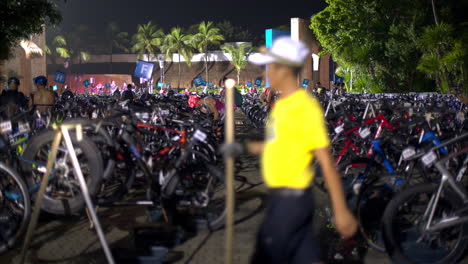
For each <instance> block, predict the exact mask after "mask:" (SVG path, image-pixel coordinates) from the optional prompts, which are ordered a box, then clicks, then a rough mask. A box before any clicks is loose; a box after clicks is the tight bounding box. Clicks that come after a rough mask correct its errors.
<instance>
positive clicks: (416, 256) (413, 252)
mask: <svg viewBox="0 0 468 264" xmlns="http://www.w3.org/2000/svg"><path fill="white" fill-rule="evenodd" d="M437 188H438V186H437V185H432V184H421V185H417V186H413V187H410V188H408V189H406V190H404V191H402V192H401V193H399V194H398V195H397V196H395V198H394V199H393V200H392V201H391V202H390V203H389V204H388V206H387V208H386V209H385V213H384V216H383V219H384V221H383V225H384V226H383V234H384V242H385V248H386V250H387V253H388V254H389V256H390V257H391V258H392V259H393V260H394V261H395V262H396V263H401V264H414V263H424V264H446V263H456V261H457V260H458V259H459V258H460V257H461V256H462V255H463V253H464V251H465V250H466V248H467V247H468V239H467V234H468V232H467V231H468V224H461V225H457V226H453V227H449V228H445V229H443V230H441V231H436V232H428V231H425V229H424V226H425V225H426V224H427V219H425V218H424V213H425V210H426V208H427V206H428V203H429V201H430V199H431V197H432V196H433V195H434V194H435V193H436V191H437ZM461 208H463V202H462V201H461V199H460V198H459V197H458V196H457V195H455V194H454V192H452V191H451V190H449V189H444V190H443V192H442V193H441V196H440V200H439V203H438V205H437V208H436V210H435V214H434V219H433V221H435V222H437V221H438V220H440V219H441V218H442V217H450V216H456V214H455V213H454V212H455V211H457V210H459V209H461Z"/></svg>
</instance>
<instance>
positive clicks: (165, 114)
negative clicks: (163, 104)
mask: <svg viewBox="0 0 468 264" xmlns="http://www.w3.org/2000/svg"><path fill="white" fill-rule="evenodd" d="M161 115H162V116H168V115H169V110H161Z"/></svg>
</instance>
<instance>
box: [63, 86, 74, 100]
mask: <svg viewBox="0 0 468 264" xmlns="http://www.w3.org/2000/svg"><path fill="white" fill-rule="evenodd" d="M63 88H64V89H65V90H64V91H63V92H62V100H69V99H71V98H73V97H75V94H74V93H73V92H72V91H70V89H68V86H67V85H65V86H64V87H63Z"/></svg>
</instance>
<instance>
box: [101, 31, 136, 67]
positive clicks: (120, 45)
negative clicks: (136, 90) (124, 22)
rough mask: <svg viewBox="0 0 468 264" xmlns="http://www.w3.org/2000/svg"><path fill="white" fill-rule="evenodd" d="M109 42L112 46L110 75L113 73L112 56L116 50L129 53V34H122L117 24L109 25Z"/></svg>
mask: <svg viewBox="0 0 468 264" xmlns="http://www.w3.org/2000/svg"><path fill="white" fill-rule="evenodd" d="M106 33H107V34H106V35H107V40H108V43H109V46H110V63H111V64H110V73H112V56H113V54H114V48H116V49H119V50H121V51H123V52H126V53H127V52H129V49H128V44H129V43H130V41H129V40H128V32H120V30H119V26H118V25H117V23H115V22H111V23H109V25H108V26H107V32H106Z"/></svg>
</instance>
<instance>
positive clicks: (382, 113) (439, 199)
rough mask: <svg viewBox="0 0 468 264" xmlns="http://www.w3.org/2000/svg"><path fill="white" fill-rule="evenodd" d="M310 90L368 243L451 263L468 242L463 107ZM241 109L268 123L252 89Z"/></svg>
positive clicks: (403, 257) (451, 101)
mask: <svg viewBox="0 0 468 264" xmlns="http://www.w3.org/2000/svg"><path fill="white" fill-rule="evenodd" d="M316 96H317V98H319V100H320V103H321V104H322V106H323V108H324V115H325V116H326V121H327V126H328V128H329V136H330V139H331V142H332V150H333V154H334V156H335V163H336V166H337V167H338V168H339V171H340V172H341V176H342V181H343V183H344V189H345V192H346V196H347V200H348V203H349V204H350V206H351V207H352V208H354V210H355V214H356V216H357V218H358V220H359V223H360V229H361V234H362V237H363V238H364V239H365V241H366V242H367V244H368V245H369V246H370V247H372V248H374V249H376V250H379V251H387V252H388V254H389V256H390V257H391V258H392V259H394V260H395V261H396V263H456V261H457V260H458V259H459V258H460V257H461V256H462V255H463V253H466V250H467V248H468V236H467V234H466V230H467V227H468V211H467V208H468V192H467V188H468V177H466V174H467V173H466V169H467V166H468V146H467V142H468V140H467V137H468V126H467V122H466V115H467V106H466V105H463V104H462V103H460V102H459V101H458V100H457V99H456V98H455V97H452V96H444V95H427V96H420V95H417V94H409V95H400V96H397V95H391V96H388V95H387V96H386V95H383V96H380V97H378V96H372V98H368V97H369V96H366V97H365V98H360V96H358V95H353V94H349V95H345V96H336V95H331V94H327V95H326V96H324V95H316ZM243 111H244V112H245V113H246V115H247V116H248V117H249V118H250V120H251V121H252V123H254V124H255V125H256V126H259V127H261V126H263V125H265V123H266V122H267V113H268V106H266V105H262V104H261V103H260V102H259V99H258V96H257V97H254V96H249V97H248V98H247V100H244V105H243ZM316 171H317V173H316V177H315V180H314V181H315V185H316V186H317V187H318V188H320V189H322V190H323V191H326V186H325V183H324V181H323V179H322V177H321V176H320V174H321V173H320V170H319V169H317V170H316ZM328 217H329V218H331V215H329V216H328Z"/></svg>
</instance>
